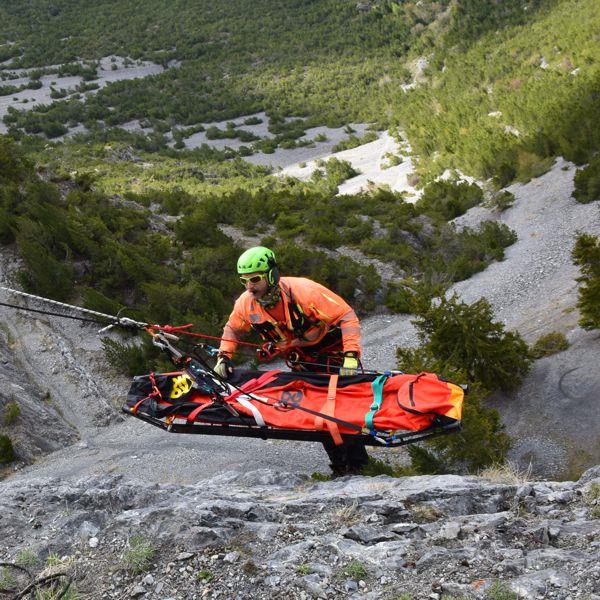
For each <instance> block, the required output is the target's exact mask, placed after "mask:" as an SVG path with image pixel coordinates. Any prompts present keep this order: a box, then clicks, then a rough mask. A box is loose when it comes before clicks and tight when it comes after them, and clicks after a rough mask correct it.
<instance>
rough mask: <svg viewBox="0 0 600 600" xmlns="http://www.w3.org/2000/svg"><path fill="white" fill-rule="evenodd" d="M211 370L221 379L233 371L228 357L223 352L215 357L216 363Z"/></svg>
mask: <svg viewBox="0 0 600 600" xmlns="http://www.w3.org/2000/svg"><path fill="white" fill-rule="evenodd" d="M213 371H214V372H215V373H216V374H217V375H218V376H219V377H220V378H221V379H227V378H228V377H229V376H230V375H231V374H232V373H233V365H232V364H231V360H230V358H229V357H228V356H227V355H225V354H221V355H220V356H219V358H218V359H217V364H216V365H215V368H214V369H213Z"/></svg>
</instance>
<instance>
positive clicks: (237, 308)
mask: <svg viewBox="0 0 600 600" xmlns="http://www.w3.org/2000/svg"><path fill="white" fill-rule="evenodd" d="M279 289H280V290H281V298H282V302H283V308H284V311H283V312H284V314H285V322H281V321H278V320H276V319H275V318H274V317H273V316H272V315H270V314H269V313H268V312H267V310H266V309H265V308H264V307H263V306H261V305H260V304H259V302H258V301H257V300H255V299H254V297H253V296H252V294H251V293H250V292H249V291H248V290H246V291H245V292H244V293H243V294H242V295H241V296H240V297H239V298H238V299H237V300H236V303H235V305H234V307H233V312H232V313H231V315H230V316H229V320H228V321H227V324H226V325H225V328H224V330H223V338H225V339H224V340H223V341H222V342H221V346H220V348H219V351H220V352H222V353H224V354H227V355H229V356H231V355H232V354H233V353H234V352H235V350H236V348H237V346H238V344H237V342H238V341H239V340H240V338H241V337H242V336H243V335H244V334H245V333H247V332H249V331H250V330H251V329H254V330H255V331H257V332H258V333H259V334H260V335H261V336H262V337H264V338H265V339H267V340H269V341H274V342H278V341H281V342H285V341H287V342H288V343H292V345H298V346H311V345H314V344H317V343H318V342H319V341H321V340H322V339H323V337H324V336H325V335H326V334H327V332H329V331H330V330H331V329H332V328H334V327H339V328H340V330H341V333H342V344H343V348H342V349H343V351H344V352H350V351H353V352H357V353H358V354H359V355H360V323H359V321H358V318H357V316H356V313H355V312H354V311H353V310H352V308H351V307H350V306H349V305H348V304H347V303H346V302H345V301H344V300H343V299H342V298H340V297H339V296H338V295H337V294H335V293H334V292H332V291H331V290H329V289H327V288H326V287H325V286H323V285H321V284H320V283H317V282H316V281H312V280H310V279H306V278H304V277H282V278H281V279H280V280H279ZM273 312H274V313H275V312H276V311H275V310H273ZM279 312H281V311H279Z"/></svg>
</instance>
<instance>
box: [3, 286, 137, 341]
mask: <svg viewBox="0 0 600 600" xmlns="http://www.w3.org/2000/svg"><path fill="white" fill-rule="evenodd" d="M0 290H2V291H4V292H8V293H9V294H13V295H16V296H23V297H24V298H30V299H32V300H39V301H41V302H46V303H48V304H53V305H54V306H60V307H61V308H68V309H70V310H76V311H79V312H81V313H86V314H88V315H94V316H95V317H102V318H103V319H110V320H111V321H114V325H116V324H119V325H135V326H136V327H146V326H147V325H148V323H142V322H140V321H134V320H133V319H129V318H127V317H116V316H115V315H107V314H106V313H101V312H98V311H96V310H90V309H89V308H83V307H82V306H76V305H74V304H67V303H65V302H59V301H58V300H51V299H50V298H44V297H43V296H36V295H34V294H28V293H27V292H21V291H20V290H13V289H12V288H7V287H4V286H0ZM109 327H112V325H110V326H109ZM105 329H106V328H105ZM105 329H101V330H100V331H105Z"/></svg>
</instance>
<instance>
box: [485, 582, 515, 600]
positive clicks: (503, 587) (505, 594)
mask: <svg viewBox="0 0 600 600" xmlns="http://www.w3.org/2000/svg"><path fill="white" fill-rule="evenodd" d="M485 598H486V600H518V598H519V595H518V594H517V593H515V592H512V591H511V590H510V588H509V587H508V584H506V583H504V582H502V581H495V582H494V583H493V584H492V585H491V586H490V587H489V588H488V589H487V590H486V592H485Z"/></svg>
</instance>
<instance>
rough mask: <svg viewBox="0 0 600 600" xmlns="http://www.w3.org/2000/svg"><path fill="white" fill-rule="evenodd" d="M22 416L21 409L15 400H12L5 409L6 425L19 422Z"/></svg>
mask: <svg viewBox="0 0 600 600" xmlns="http://www.w3.org/2000/svg"><path fill="white" fill-rule="evenodd" d="M20 414H21V407H20V406H19V405H18V404H17V402H16V401H15V400H11V401H10V402H9V403H8V404H7V405H6V406H5V407H4V424H5V425H7V426H8V425H12V424H13V423H14V422H15V421H16V420H17V418H18V417H19V415H20Z"/></svg>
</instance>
